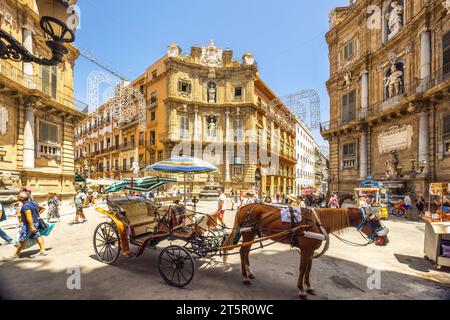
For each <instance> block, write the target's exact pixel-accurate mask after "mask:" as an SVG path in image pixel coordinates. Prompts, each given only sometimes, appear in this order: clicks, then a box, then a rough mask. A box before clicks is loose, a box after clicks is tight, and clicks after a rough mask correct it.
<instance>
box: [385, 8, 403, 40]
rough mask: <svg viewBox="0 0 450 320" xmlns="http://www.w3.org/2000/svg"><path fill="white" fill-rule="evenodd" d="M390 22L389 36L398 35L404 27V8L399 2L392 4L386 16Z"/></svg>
mask: <svg viewBox="0 0 450 320" xmlns="http://www.w3.org/2000/svg"><path fill="white" fill-rule="evenodd" d="M386 19H387V21H388V28H389V31H390V32H389V34H388V37H389V38H390V37H393V36H394V35H396V34H397V33H398V32H399V31H400V29H401V28H402V25H403V6H402V5H401V4H400V3H398V1H392V2H391V10H390V11H389V12H388V13H387V14H386Z"/></svg>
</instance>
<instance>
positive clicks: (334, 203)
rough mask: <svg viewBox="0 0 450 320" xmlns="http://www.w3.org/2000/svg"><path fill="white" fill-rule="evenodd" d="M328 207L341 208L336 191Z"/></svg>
mask: <svg viewBox="0 0 450 320" xmlns="http://www.w3.org/2000/svg"><path fill="white" fill-rule="evenodd" d="M328 207H330V208H339V198H338V196H337V194H336V193H333V196H332V197H331V198H330V201H329V202H328Z"/></svg>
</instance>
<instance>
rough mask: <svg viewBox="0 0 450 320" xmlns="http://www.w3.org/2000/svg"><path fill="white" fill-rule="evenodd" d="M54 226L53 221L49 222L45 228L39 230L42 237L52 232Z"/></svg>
mask: <svg viewBox="0 0 450 320" xmlns="http://www.w3.org/2000/svg"><path fill="white" fill-rule="evenodd" d="M54 227H55V224H54V223H50V224H49V225H48V227H47V228H46V229H44V230H39V233H40V234H41V236H43V237H48V236H49V235H50V233H51V232H52V230H53V228H54Z"/></svg>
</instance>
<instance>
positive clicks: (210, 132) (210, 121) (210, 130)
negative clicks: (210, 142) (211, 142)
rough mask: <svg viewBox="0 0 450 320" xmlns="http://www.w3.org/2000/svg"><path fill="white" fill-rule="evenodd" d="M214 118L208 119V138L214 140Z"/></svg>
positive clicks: (215, 126)
mask: <svg viewBox="0 0 450 320" xmlns="http://www.w3.org/2000/svg"><path fill="white" fill-rule="evenodd" d="M216 128H217V125H216V118H214V117H210V118H209V119H208V136H209V137H210V138H214V137H215V136H216Z"/></svg>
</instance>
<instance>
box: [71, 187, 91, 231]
mask: <svg viewBox="0 0 450 320" xmlns="http://www.w3.org/2000/svg"><path fill="white" fill-rule="evenodd" d="M76 192H77V194H76V195H75V198H74V202H75V220H73V221H72V224H77V223H80V222H81V223H84V222H87V219H86V216H85V215H84V212H83V210H84V207H85V206H86V204H87V202H88V198H87V196H86V193H85V192H84V190H83V189H82V188H78V189H77V190H76ZM80 218H81V219H82V220H79V219H80Z"/></svg>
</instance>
